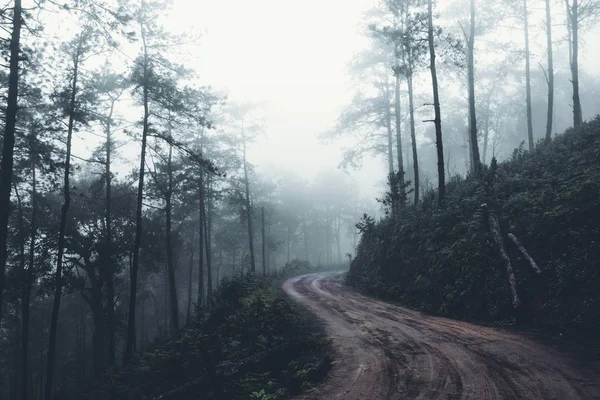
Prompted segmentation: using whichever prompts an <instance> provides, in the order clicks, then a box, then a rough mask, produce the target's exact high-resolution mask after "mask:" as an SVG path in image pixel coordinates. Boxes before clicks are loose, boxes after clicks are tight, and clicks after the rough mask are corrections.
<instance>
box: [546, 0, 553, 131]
mask: <svg viewBox="0 0 600 400" xmlns="http://www.w3.org/2000/svg"><path fill="white" fill-rule="evenodd" d="M546 40H547V46H548V73H547V80H548V112H547V114H546V141H549V140H550V139H552V116H553V113H554V61H553V57H552V16H551V13H550V0H546Z"/></svg>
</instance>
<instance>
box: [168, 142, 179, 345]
mask: <svg viewBox="0 0 600 400" xmlns="http://www.w3.org/2000/svg"><path fill="white" fill-rule="evenodd" d="M169 135H170V132H169ZM172 162H173V145H172V144H170V143H169V158H168V161H167V175H168V188H167V192H166V199H165V200H166V209H165V211H166V218H165V219H166V236H167V237H166V239H167V271H168V274H169V295H170V296H169V297H170V299H171V329H172V330H173V332H172V333H173V334H175V333H177V331H179V304H178V301H177V283H176V282H175V265H174V264H175V263H174V260H173V238H172V236H173V232H172V222H171V213H172V202H171V201H172V196H173V169H172Z"/></svg>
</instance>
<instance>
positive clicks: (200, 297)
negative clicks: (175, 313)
mask: <svg viewBox="0 0 600 400" xmlns="http://www.w3.org/2000/svg"><path fill="white" fill-rule="evenodd" d="M198 186H199V191H200V193H199V197H200V206H199V207H200V209H199V212H198V214H199V219H198V221H199V228H198V240H199V242H200V244H199V247H198V307H200V308H201V307H204V218H205V212H204V208H205V204H204V203H205V199H204V170H203V169H201V170H200V182H199V185H198Z"/></svg>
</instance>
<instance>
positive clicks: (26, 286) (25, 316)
mask: <svg viewBox="0 0 600 400" xmlns="http://www.w3.org/2000/svg"><path fill="white" fill-rule="evenodd" d="M32 153H33V151H32ZM30 161H31V163H32V164H31V180H32V182H31V227H30V229H31V232H30V237H29V261H28V264H29V265H28V267H27V271H26V272H25V274H24V281H23V293H22V299H23V307H22V308H21V310H22V318H21V320H22V323H23V328H22V330H21V331H22V335H23V337H22V340H21V342H22V348H21V399H22V400H28V399H29V393H28V389H29V322H30V304H31V286H32V285H33V279H34V272H33V271H34V268H35V264H34V263H35V239H36V233H37V224H36V221H37V182H36V168H35V161H34V158H33V154H31V155H30ZM39 372H40V374H41V373H42V370H40V371H39Z"/></svg>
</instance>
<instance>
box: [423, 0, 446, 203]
mask: <svg viewBox="0 0 600 400" xmlns="http://www.w3.org/2000/svg"><path fill="white" fill-rule="evenodd" d="M427 9H428V30H427V41H428V43H429V66H430V68H429V69H430V71H431V86H432V88H433V108H434V110H435V117H434V118H435V119H434V120H433V123H434V124H435V147H436V148H437V165H438V204H439V205H440V206H441V205H442V204H444V200H445V197H446V176H445V175H444V142H443V141H442V117H441V112H440V95H439V89H438V80H437V70H436V67H435V44H434V41H433V0H428V2H427Z"/></svg>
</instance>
